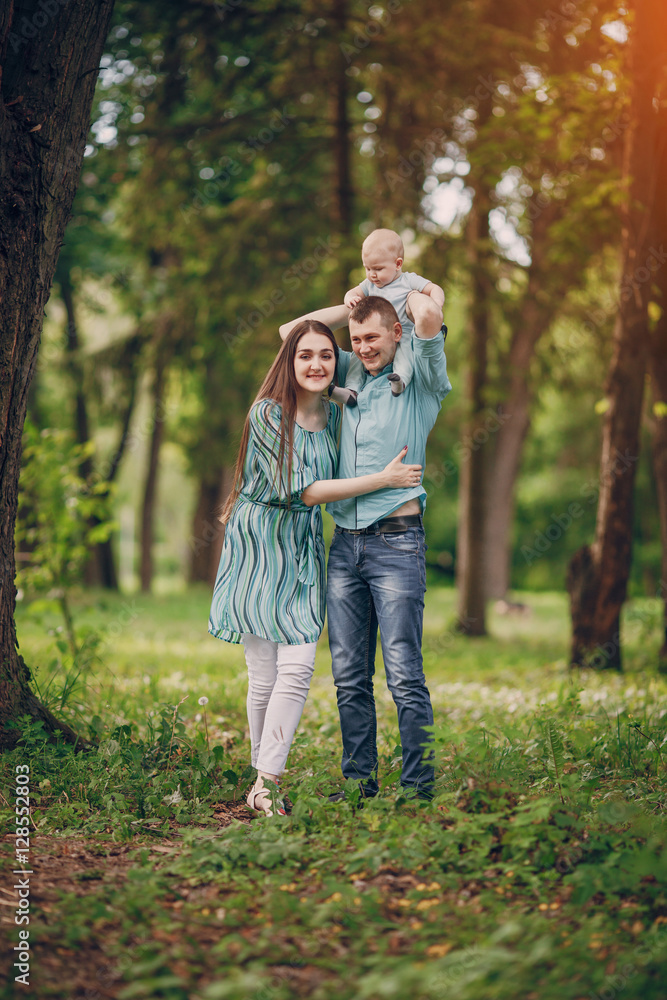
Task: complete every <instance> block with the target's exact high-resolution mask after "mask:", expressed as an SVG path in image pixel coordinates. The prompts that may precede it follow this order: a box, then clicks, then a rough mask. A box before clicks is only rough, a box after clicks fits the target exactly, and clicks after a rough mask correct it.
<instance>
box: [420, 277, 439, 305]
mask: <svg viewBox="0 0 667 1000" xmlns="http://www.w3.org/2000/svg"><path fill="white" fill-rule="evenodd" d="M421 292H422V295H430V297H431V298H432V299H433V301H434V302H435V304H436V306H438V307H439V308H440V309H441V310H442V307H443V306H444V304H445V290H444V288H441V287H440V285H436V284H434V283H433V282H432V281H429V282H428V284H426V285H424V287H423V288H422V290H421Z"/></svg>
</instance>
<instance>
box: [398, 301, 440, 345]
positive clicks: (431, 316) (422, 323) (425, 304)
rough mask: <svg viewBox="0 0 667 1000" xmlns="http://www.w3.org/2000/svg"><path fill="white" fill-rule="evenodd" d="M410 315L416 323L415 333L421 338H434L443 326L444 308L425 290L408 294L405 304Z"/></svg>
mask: <svg viewBox="0 0 667 1000" xmlns="http://www.w3.org/2000/svg"><path fill="white" fill-rule="evenodd" d="M405 308H406V311H407V314H408V316H409V317H410V318H411V319H412V321H413V323H414V324H415V334H416V336H417V337H418V338H419V339H420V340H432V339H433V337H435V336H437V334H438V333H439V332H440V327H441V326H442V308H441V307H440V306H438V305H436V303H435V302H434V301H433V299H432V298H431V296H430V295H425V294H424V292H417V291H413V292H410V293H409V294H408V298H407V302H406V305H405Z"/></svg>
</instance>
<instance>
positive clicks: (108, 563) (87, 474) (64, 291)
mask: <svg viewBox="0 0 667 1000" xmlns="http://www.w3.org/2000/svg"><path fill="white" fill-rule="evenodd" d="M56 276H57V279H58V280H59V282H60V294H61V295H62V299H63V303H64V306H65V312H66V314H67V331H66V338H65V356H66V358H67V369H68V371H69V376H70V379H71V382H72V387H73V389H74V428H75V432H76V440H77V442H78V443H79V444H87V443H88V441H90V440H91V434H90V420H89V419H88V404H87V401H86V393H85V389H84V372H83V364H82V362H81V355H80V350H81V341H80V339H79V326H78V323H77V320H76V309H75V306H74V287H73V285H72V279H71V275H70V272H69V269H65V268H61V269H59V270H57V271H56ZM79 474H80V475H81V478H82V479H84V480H85V481H86V482H87V483H90V482H91V481H92V479H93V475H94V460H93V457H92V456H91V455H87V456H86V457H85V458H84V459H83V461H82V462H81V465H80V467H79ZM99 524H100V520H99V518H97V517H92V518H91V519H90V521H89V525H90V527H91V528H96V527H97V526H98V525H99ZM84 572H85V582H86V584H87V585H88V586H96V585H98V586H102V587H106V588H107V589H108V590H118V576H117V574H116V563H115V560H114V556H113V547H112V544H111V539H110V538H106V539H105V540H104V541H103V542H98V543H97V545H96V546H95V548H94V549H93V551H92V552H91V553H90V555H89V558H88V562H87V564H86V568H85V571H84Z"/></svg>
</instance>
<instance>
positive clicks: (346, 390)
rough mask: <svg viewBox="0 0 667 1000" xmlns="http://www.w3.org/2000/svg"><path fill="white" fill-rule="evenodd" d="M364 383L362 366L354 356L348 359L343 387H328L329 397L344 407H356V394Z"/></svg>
mask: <svg viewBox="0 0 667 1000" xmlns="http://www.w3.org/2000/svg"><path fill="white" fill-rule="evenodd" d="M363 383H364V366H363V365H362V363H361V361H360V360H359V358H358V357H357V356H356V354H354V355H353V356H352V357H351V358H350V364H349V367H348V369H347V378H346V379H345V385H344V386H339V385H338V386H329V396H330V397H331V399H335V400H336V402H337V403H343V404H344V405H345V406H356V405H357V394H358V392H359V390H360V389H361V387H362V385H363Z"/></svg>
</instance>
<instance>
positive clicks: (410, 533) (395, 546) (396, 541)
mask: <svg viewBox="0 0 667 1000" xmlns="http://www.w3.org/2000/svg"><path fill="white" fill-rule="evenodd" d="M380 538H381V539H382V542H383V544H384V545H386V546H387V548H388V549H392V551H394V552H405V553H406V554H408V555H416V554H417V552H419V535H418V533H417V532H416V531H415V529H414V528H407V529H406V530H405V531H383V532H382V533H381V535H380Z"/></svg>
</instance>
